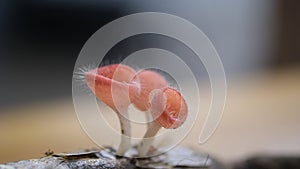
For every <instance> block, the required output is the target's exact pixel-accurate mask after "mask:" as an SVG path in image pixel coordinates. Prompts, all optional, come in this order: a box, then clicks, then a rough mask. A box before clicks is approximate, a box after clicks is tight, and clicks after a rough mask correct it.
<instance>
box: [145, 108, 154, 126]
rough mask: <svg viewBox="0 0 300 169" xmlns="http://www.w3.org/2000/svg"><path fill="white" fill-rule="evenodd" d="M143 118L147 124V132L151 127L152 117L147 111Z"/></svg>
mask: <svg viewBox="0 0 300 169" xmlns="http://www.w3.org/2000/svg"><path fill="white" fill-rule="evenodd" d="M145 116H146V122H147V130H148V129H149V128H150V127H151V125H152V120H153V117H152V115H151V113H150V112H149V111H147V112H146V113H145Z"/></svg>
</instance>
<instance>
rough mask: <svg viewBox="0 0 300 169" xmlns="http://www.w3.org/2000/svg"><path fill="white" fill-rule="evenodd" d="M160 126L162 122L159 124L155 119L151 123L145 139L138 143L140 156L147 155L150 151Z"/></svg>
mask: <svg viewBox="0 0 300 169" xmlns="http://www.w3.org/2000/svg"><path fill="white" fill-rule="evenodd" d="M160 128H161V126H160V124H158V123H157V122H156V121H153V122H152V123H151V127H150V128H148V130H147V132H146V133H145V135H144V138H143V140H142V141H141V143H140V144H139V145H138V152H139V156H140V157H144V156H146V155H147V153H148V152H149V148H150V146H151V145H152V143H153V141H154V136H155V135H156V134H157V132H158V131H159V129H160Z"/></svg>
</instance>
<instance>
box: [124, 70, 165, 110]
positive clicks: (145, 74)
mask: <svg viewBox="0 0 300 169" xmlns="http://www.w3.org/2000/svg"><path fill="white" fill-rule="evenodd" d="M131 83H132V84H137V85H133V86H132V87H135V86H138V88H137V89H136V90H131V91H133V92H134V93H131V96H130V98H131V101H132V103H133V105H134V106H135V107H136V108H138V109H139V110H141V111H146V110H148V109H149V107H150V103H149V102H150V101H149V95H150V93H151V92H152V91H153V90H154V89H161V88H163V87H166V86H167V82H166V80H165V78H164V77H163V76H161V75H160V74H158V73H156V72H155V71H151V70H142V71H139V72H138V73H137V74H136V75H135V76H134V77H133V79H132V81H131Z"/></svg>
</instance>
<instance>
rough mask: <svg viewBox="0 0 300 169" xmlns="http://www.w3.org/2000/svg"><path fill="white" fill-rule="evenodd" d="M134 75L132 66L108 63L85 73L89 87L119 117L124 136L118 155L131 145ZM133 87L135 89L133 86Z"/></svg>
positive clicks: (122, 153)
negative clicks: (130, 107) (130, 111)
mask: <svg viewBox="0 0 300 169" xmlns="http://www.w3.org/2000/svg"><path fill="white" fill-rule="evenodd" d="M134 75H135V71H134V70H133V69H132V68H130V67H128V66H126V65H122V64H113V65H108V66H104V67H100V68H97V69H94V70H91V71H89V72H86V73H85V79H86V83H87V85H88V86H89V88H90V89H91V90H92V91H93V93H94V94H95V95H96V96H97V98H99V99H100V100H101V101H102V102H104V103H105V104H106V105H108V106H109V107H110V108H112V109H113V110H114V111H115V112H116V113H117V115H118V117H119V120H120V126H121V133H122V138H121V143H120V146H119V149H118V150H117V155H124V153H125V152H126V151H127V150H128V149H129V147H130V146H131V144H130V137H131V125H130V121H129V120H128V112H127V110H128V106H129V105H130V99H129V91H128V90H129V82H130V81H131V79H132V78H133V77H134ZM131 89H132V90H134V88H133V87H131Z"/></svg>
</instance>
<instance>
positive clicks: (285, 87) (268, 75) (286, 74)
mask: <svg viewBox="0 0 300 169" xmlns="http://www.w3.org/2000/svg"><path fill="white" fill-rule="evenodd" d="M299 9H300V2H299V1H297V0H290V1H284V0H264V1H260V0H242V1H240V0H229V1H209V0H203V1H198V0H190V1H179V0H173V1H157V0H152V1H139V0H131V1H116V0H113V1H96V0H87V1H83V0H73V1H70V0H59V1H58V0H45V1H33V0H27V1H21V0H1V1H0V56H1V61H0V77H1V84H0V96H1V97H0V163H4V162H8V161H16V160H21V159H28V158H37V157H40V156H43V152H44V151H47V150H48V149H51V150H54V151H55V152H63V151H74V150H78V149H80V148H91V147H96V145H95V144H94V143H93V142H92V141H91V140H89V139H88V137H87V136H86V135H85V133H84V132H83V130H82V129H81V128H80V125H79V122H78V121H77V119H76V113H75V111H74V109H73V105H72V74H73V66H74V64H75V61H76V58H77V56H78V54H79V52H80V50H81V48H82V46H83V45H84V43H85V42H86V40H87V39H88V38H89V37H90V36H91V35H92V34H93V33H94V32H95V31H97V30H98V29H99V28H101V27H102V26H103V25H105V24H107V23H109V22H110V21H112V20H114V19H117V18H119V17H122V16H125V15H128V14H132V13H136V12H164V13H169V14H173V15H177V16H179V17H182V18H185V19H187V20H188V21H190V22H192V23H193V24H195V25H196V26H198V27H199V28H200V29H201V30H202V31H203V32H204V33H205V34H206V35H207V36H208V38H209V39H210V40H211V41H212V43H213V44H214V46H215V48H216V50H217V51H218V53H219V55H220V57H221V60H222V62H223V65H224V68H225V72H226V75H227V78H228V79H227V80H228V81H227V83H228V95H227V101H226V108H225V112H224V117H223V120H222V122H221V124H220V126H219V127H218V129H217V131H216V132H215V134H214V135H213V137H212V138H211V139H210V140H209V141H208V142H207V143H205V144H203V145H199V144H197V137H198V135H199V134H198V133H199V131H200V130H199V128H201V125H199V126H197V125H196V126H195V129H194V130H193V131H192V133H191V134H190V136H189V137H188V138H187V139H186V140H185V141H184V142H183V144H186V145H188V146H195V147H197V148H198V149H199V150H200V151H205V152H208V153H211V154H212V155H213V156H215V157H217V158H218V159H220V160H221V161H224V163H227V162H228V163H229V162H233V161H237V160H242V159H245V158H248V157H251V156H253V155H255V154H271V155H287V156H294V155H299V154H300V135H299V130H300V124H299V120H300V112H299V111H300V106H299V100H300V69H299V68H300V67H299V64H300V46H299V43H300V10H299ZM149 41H150V42H152V43H149ZM126 42H127V43H125V42H122V44H123V45H122V44H121V45H119V46H118V47H115V48H114V49H113V50H112V51H110V52H109V53H108V54H107V56H106V57H105V59H106V60H107V62H106V63H114V62H118V61H120V58H122V57H126V56H127V55H128V54H130V53H132V52H133V51H136V50H139V49H143V48H147V47H161V48H171V49H178V48H177V47H175V46H176V45H177V44H176V42H173V41H171V40H168V39H160V40H158V39H157V38H156V37H155V36H148V37H147V36H143V37H138V36H137V37H133V38H130V39H128V40H127V41H126ZM153 42H155V43H153ZM156 42H157V43H156ZM166 44H168V45H166ZM177 52H180V50H179V51H177ZM194 66H195V67H197V66H199V65H194ZM204 71H205V70H204ZM199 76H201V73H200V74H199ZM199 79H201V77H199ZM205 94H206V93H204V95H205ZM207 95H209V94H207ZM202 104H204V105H205V104H209V99H205V98H204V100H203V103H202ZM200 118H201V117H200ZM199 121H201V119H200V120H199ZM199 123H200V122H199ZM197 132H198V133H197ZM66 134H67V137H66ZM74 140H76V141H74Z"/></svg>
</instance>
